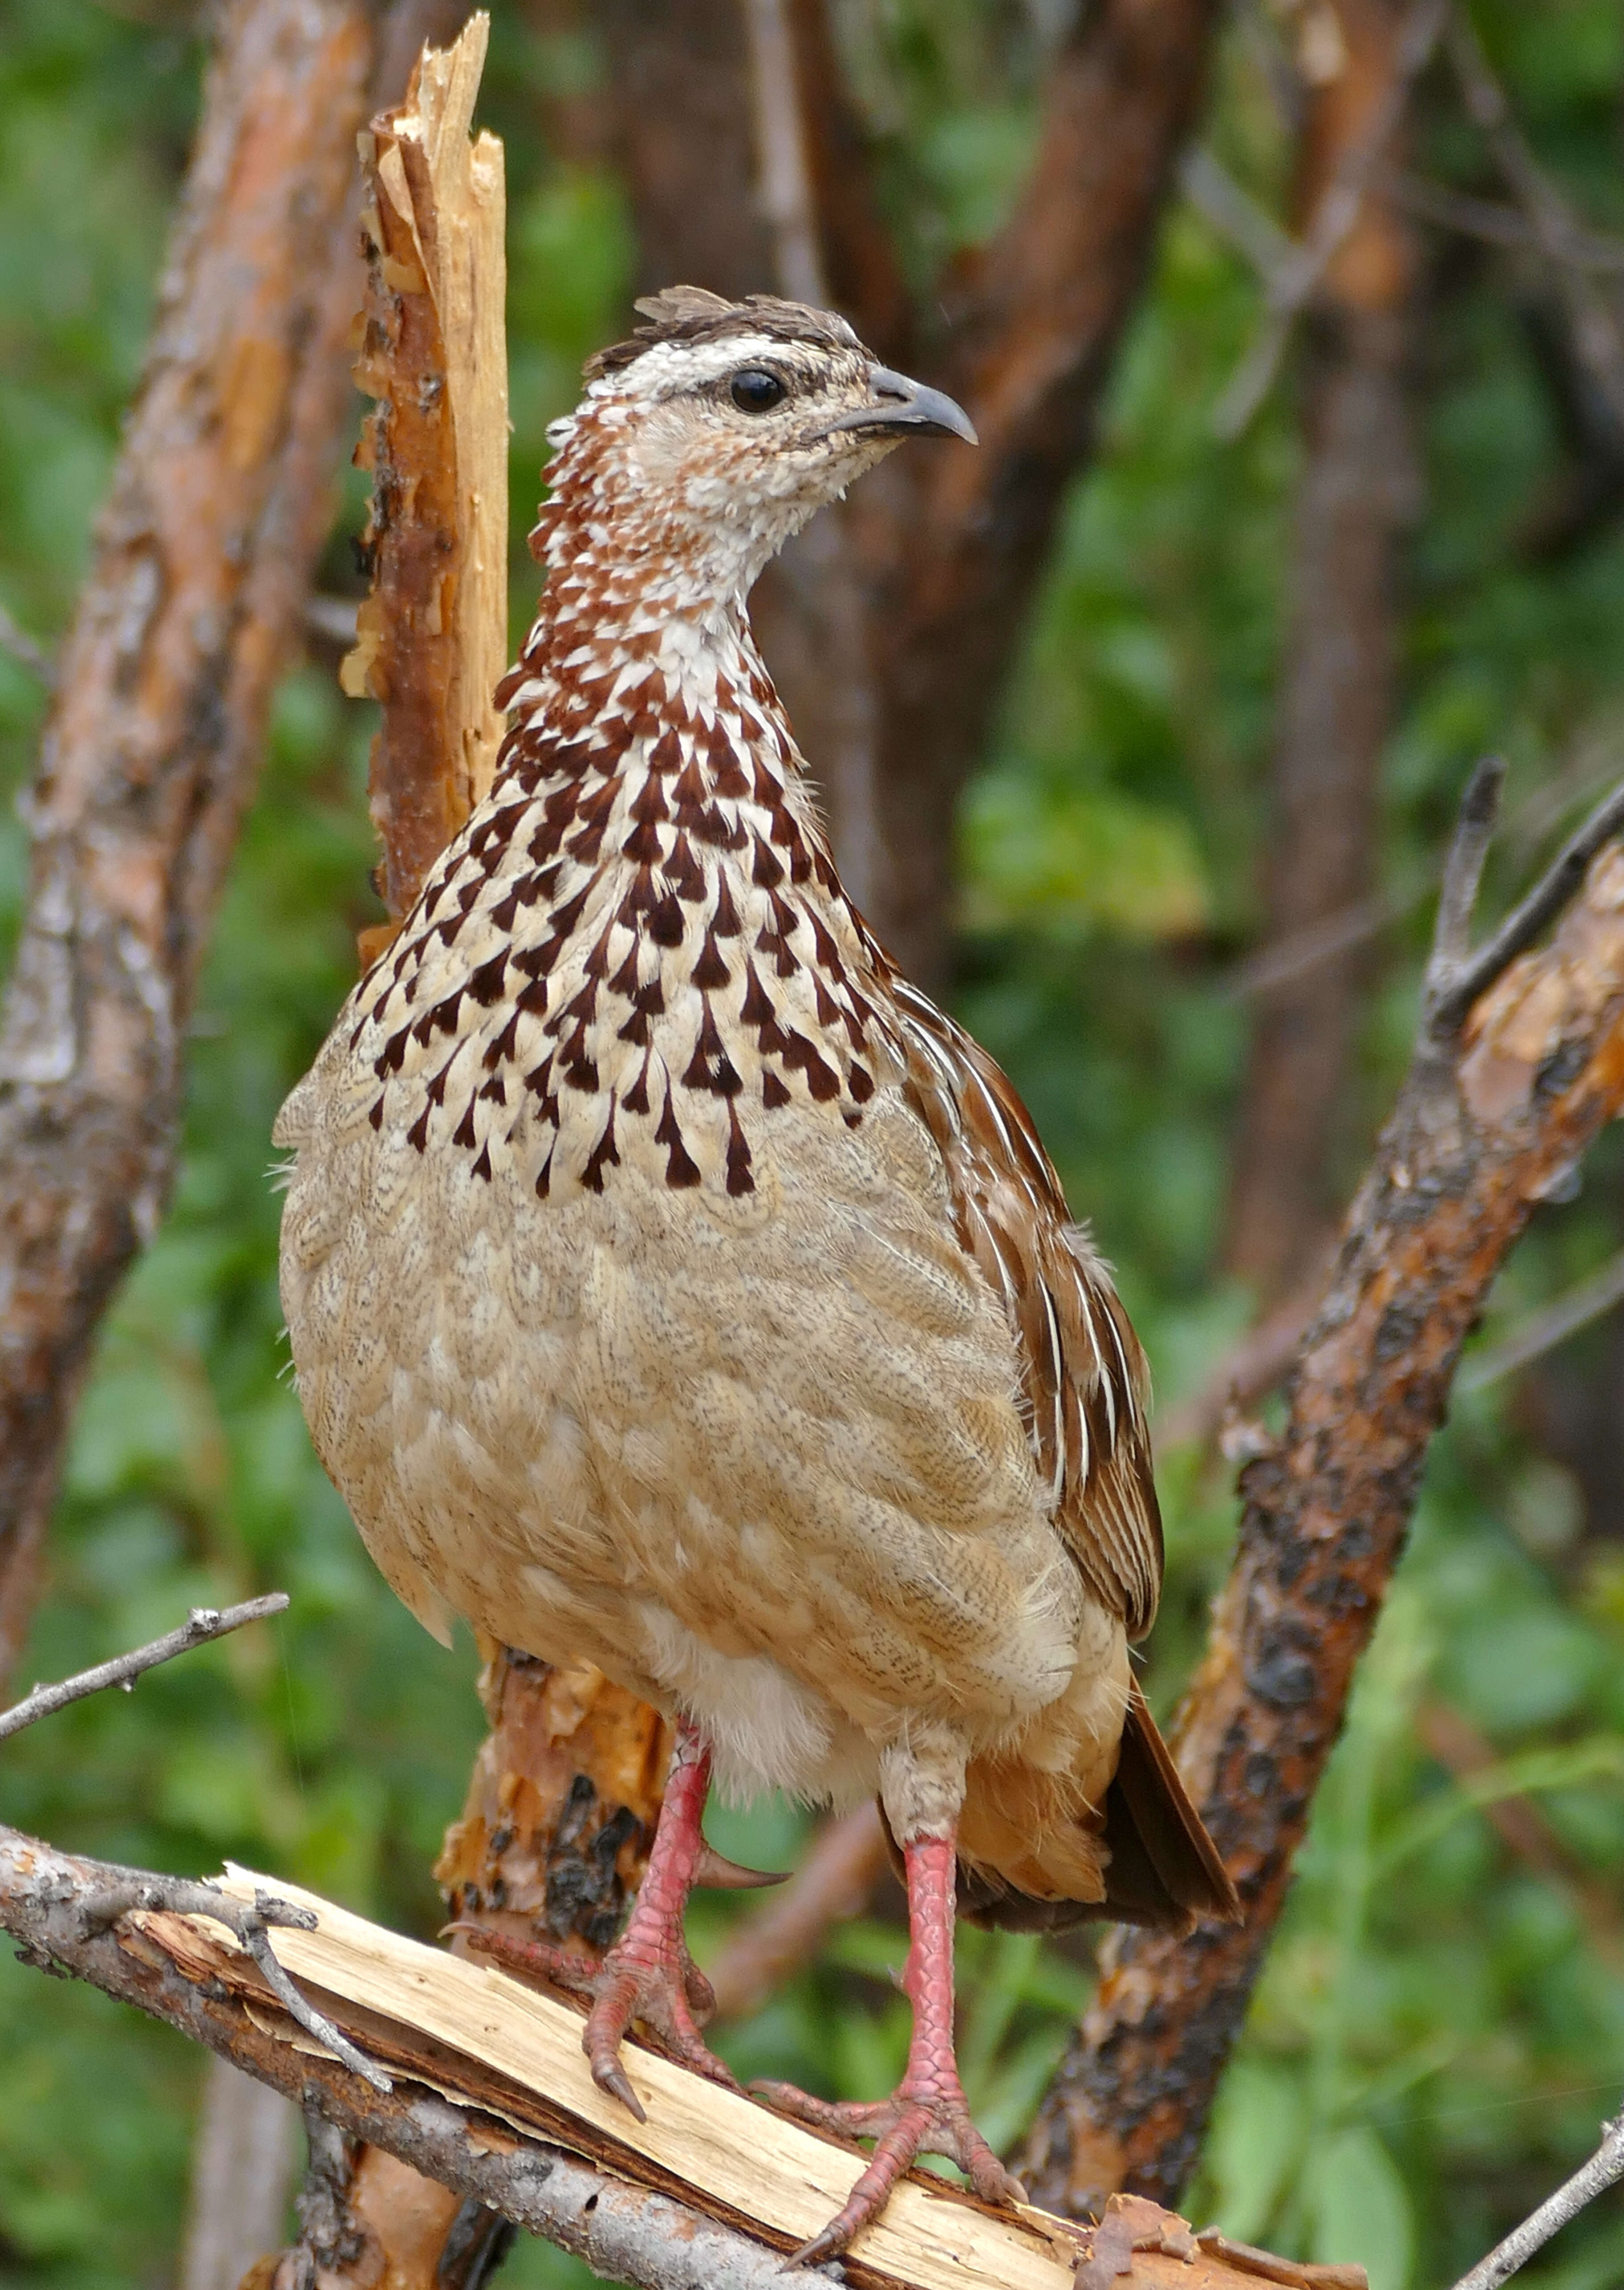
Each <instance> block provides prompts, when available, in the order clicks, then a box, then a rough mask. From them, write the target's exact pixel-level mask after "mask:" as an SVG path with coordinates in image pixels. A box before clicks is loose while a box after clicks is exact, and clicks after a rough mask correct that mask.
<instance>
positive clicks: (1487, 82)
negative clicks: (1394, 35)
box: [1448, 0, 1624, 423]
mask: <svg viewBox="0 0 1624 2290" xmlns="http://www.w3.org/2000/svg"><path fill="white" fill-rule="evenodd" d="M1448 44H1449V57H1450V61H1451V63H1452V65H1453V67H1454V72H1455V77H1456V79H1457V80H1458V82H1459V83H1460V92H1461V95H1462V97H1463V98H1464V100H1465V102H1466V108H1467V109H1468V112H1469V113H1470V114H1471V116H1472V118H1473V119H1474V120H1475V121H1476V124H1477V125H1478V126H1479V127H1480V128H1481V129H1482V131H1483V133H1484V138H1485V139H1486V140H1487V142H1488V145H1489V148H1490V150H1491V151H1492V153H1493V155H1494V158H1495V161H1496V164H1498V165H1499V167H1500V172H1501V174H1502V175H1504V177H1505V179H1506V181H1507V183H1508V186H1509V188H1510V189H1511V191H1512V193H1513V195H1514V196H1516V199H1517V201H1518V203H1519V204H1520V205H1521V206H1522V209H1523V212H1524V214H1525V215H1526V216H1527V218H1528V226H1529V229H1530V231H1531V232H1532V236H1533V239H1534V243H1535V244H1536V245H1537V246H1538V248H1539V250H1540V252H1541V253H1542V254H1543V255H1545V256H1546V257H1547V258H1548V260H1549V261H1550V262H1551V263H1552V264H1554V265H1555V270H1556V288H1557V291H1558V292H1559V293H1560V295H1561V297H1562V300H1563V301H1564V303H1565V304H1566V306H1567V310H1568V316H1569V318H1570V321H1571V323H1572V329H1573V348H1574V351H1575V353H1576V355H1577V356H1578V358H1579V360H1580V364H1582V365H1583V366H1584V367H1585V369H1586V370H1587V372H1588V374H1589V376H1590V379H1591V380H1592V381H1593V382H1594V383H1595V385H1596V388H1597V390H1599V392H1600V393H1601V396H1602V397H1603V399H1604V402H1605V403H1606V404H1607V405H1608V406H1609V407H1610V408H1611V410H1612V415H1613V418H1614V420H1617V421H1619V422H1620V423H1624V334H1620V329H1619V324H1618V321H1617V319H1616V318H1615V316H1614V315H1613V312H1612V307H1611V306H1610V304H1609V303H1608V301H1607V300H1606V299H1605V297H1604V295H1603V294H1602V293H1600V292H1598V290H1597V288H1596V283H1595V281H1594V279H1593V278H1592V277H1591V276H1589V275H1588V266H1587V265H1586V264H1585V263H1584V262H1583V261H1582V260H1579V259H1578V257H1579V254H1580V250H1582V248H1583V247H1584V246H1585V244H1586V241H1587V234H1586V233H1585V231H1584V230H1583V229H1582V228H1581V227H1580V224H1579V223H1578V222H1576V220H1574V217H1573V213H1572V209H1571V207H1570V206H1569V204H1568V202H1567V200H1566V199H1565V198H1564V196H1563V194H1562V193H1561V192H1560V191H1559V190H1558V189H1557V188H1556V184H1555V183H1553V182H1552V180H1551V179H1550V177H1549V176H1548V174H1547V173H1546V172H1545V169H1544V168H1543V167H1542V166H1541V165H1540V163H1539V161H1538V160H1537V159H1536V158H1535V156H1534V155H1533V152H1532V148H1530V146H1529V142H1528V139H1527V137H1526V136H1525V135H1524V132H1523V131H1522V129H1521V128H1520V127H1519V126H1518V125H1517V123H1516V117H1515V116H1514V115H1513V113H1512V109H1511V106H1510V103H1509V102H1508V100H1507V96H1506V92H1505V90H1504V88H1502V87H1501V85H1500V82H1499V80H1498V79H1496V77H1495V76H1494V74H1493V72H1492V70H1491V69H1490V68H1489V61H1488V58H1487V57H1486V56H1485V55H1484V52H1483V46H1482V43H1481V42H1480V41H1479V39H1478V37H1477V35H1476V31H1474V29H1473V28H1472V22H1471V19H1470V17H1469V15H1468V13H1467V12H1466V9H1465V7H1464V6H1463V5H1460V4H1459V0H1457V4H1456V6H1455V7H1454V9H1453V11H1452V13H1451V16H1450V20H1449V41H1448Z"/></svg>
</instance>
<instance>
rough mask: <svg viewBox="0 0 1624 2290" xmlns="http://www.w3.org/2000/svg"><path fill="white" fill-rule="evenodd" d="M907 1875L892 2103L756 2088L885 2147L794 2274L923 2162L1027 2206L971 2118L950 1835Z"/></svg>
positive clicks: (921, 1854)
mask: <svg viewBox="0 0 1624 2290" xmlns="http://www.w3.org/2000/svg"><path fill="white" fill-rule="evenodd" d="M903 1859H904V1862H906V1864H907V1870H908V1931H909V1935H910V1942H911V1945H910V1946H909V1949H908V1965H907V1967H906V1969H905V1970H904V1972H903V1974H902V1985H903V1988H904V1989H905V1990H906V1991H907V1994H908V2001H909V2003H911V2004H912V2006H913V2007H914V2032H913V2038H912V2040H911V2041H910V2043H909V2045H908V2068H907V2071H906V2072H905V2074H904V2075H903V2078H902V2080H901V2082H900V2084H899V2085H898V2086H897V2088H896V2089H895V2091H893V2092H892V2095H891V2097H890V2098H889V2099H886V2100H882V2101H880V2102H878V2104H877V2105H875V2106H856V2105H852V2104H846V2103H842V2102H836V2101H832V2100H824V2099H812V2098H811V2097H809V2096H808V2094H806V2093H805V2092H801V2091H796V2088H795V2087H794V2086H793V2085H791V2084H756V2085H755V2086H752V2087H753V2088H754V2089H755V2090H756V2091H758V2092H760V2093H761V2094H762V2096H763V2097H764V2098H765V2099H768V2100H770V2101H771V2102H772V2103H773V2104H774V2105H775V2106H778V2107H781V2108H782V2109H783V2110H785V2112H786V2113H787V2114H791V2115H795V2116H797V2117H799V2118H800V2119H801V2120H802V2121H803V2122H804V2123H811V2124H812V2125H814V2126H816V2127H817V2128H818V2129H820V2130H824V2131H837V2132H843V2133H844V2134H847V2135H848V2136H855V2137H858V2138H864V2137H872V2138H874V2139H875V2140H876V2142H877V2143H876V2147H875V2150H874V2154H873V2158H872V2159H871V2160H870V2162H869V2165H868V2169H867V2170H866V2171H865V2172H864V2173H863V2174H862V2176H861V2178H860V2179H859V2181H858V2182H857V2184H856V2185H855V2186H854V2187H853V2188H852V2192H851V2194H850V2195H849V2197H848V2198H847V2199H846V2203H845V2206H844V2209H843V2210H842V2211H841V2212H840V2214H839V2215H838V2217H836V2218H834V2219H831V2220H830V2222H829V2223H828V2226H826V2227H825V2228H824V2230H823V2231H822V2233H821V2234H820V2235H815V2236H814V2237H813V2238H812V2241H811V2242H809V2243H807V2244H806V2245H805V2246H804V2247H803V2248H802V2249H800V2250H797V2251H796V2254H795V2256H794V2257H793V2258H792V2259H791V2260H790V2261H789V2263H790V2264H791V2265H792V2266H815V2265H817V2264H819V2263H820V2262H821V2261H822V2260H823V2259H826V2258H832V2257H834V2256H835V2254H836V2253H837V2252H839V2251H842V2250H844V2249H845V2248H846V2246H847V2245H848V2244H849V2243H850V2242H851V2240H852V2237H853V2235H855V2234H856V2233H858V2231H859V2230H860V2229H861V2228H863V2227H865V2226H868V2224H870V2222H872V2221H873V2220H874V2219H876V2218H877V2217H878V2215H879V2214H880V2212H881V2211H882V2210H883V2209H884V2205H885V2199H886V2198H887V2196H888V2195H889V2194H890V2192H891V2190H892V2188H893V2187H894V2186H895V2185H896V2183H897V2181H898V2180H899V2179H900V2177H901V2176H902V2174H903V2173H904V2172H905V2171H907V2170H908V2168H909V2167H910V2166H912V2165H913V2164H914V2163H915V2162H916V2160H917V2159H918V2158H919V2157H920V2156H921V2155H922V2154H926V2153H928V2154H932V2155H950V2156H951V2157H952V2158H953V2160H954V2161H955V2162H956V2164H957V2165H958V2166H959V2167H960V2169H961V2170H963V2171H964V2172H965V2173H966V2174H967V2175H968V2177H969V2179H970V2182H971V2184H972V2186H973V2187H974V2189H975V2190H976V2192H977V2194H978V2195H980V2197H981V2198H982V2200H983V2201H984V2202H989V2203H1003V2202H1024V2201H1025V2199H1026V2197H1025V2193H1024V2190H1023V2189H1022V2188H1021V2185H1020V2181H1019V2180H1017V2179H1014V2178H1012V2177H1011V2175H1010V2174H1009V2173H1008V2172H1007V2171H1006V2170H1005V2169H1004V2166H1003V2164H1002V2163H1001V2162H1000V2161H999V2160H998V2158H997V2157H996V2155H995V2154H994V2153H993V2151H992V2149H991V2148H990V2147H989V2146H988V2143H987V2142H986V2141H985V2139H983V2138H982V2136H981V2134H980V2132H979V2131H978V2130H977V2129H976V2127H975V2126H974V2124H973V2123H972V2121H971V2119H970V2110H969V2107H968V2105H967V2104H966V2102H965V2099H964V2086H962V2085H961V2083H960V2082H959V2079H958V2062H957V2060H956V2058H955V2056H954V2051H953V1886H954V1853H953V1839H952V1838H951V1837H921V1838H916V1839H915V1841H914V1842H913V1843H912V1844H911V1845H908V1846H905V1847H904V1848H903Z"/></svg>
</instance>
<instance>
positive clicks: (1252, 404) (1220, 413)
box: [1212, 0, 1449, 440]
mask: <svg viewBox="0 0 1624 2290" xmlns="http://www.w3.org/2000/svg"><path fill="white" fill-rule="evenodd" d="M1448 20H1449V0H1416V5H1415V6H1414V7H1413V8H1412V11H1411V12H1410V16H1409V20H1408V21H1407V22H1406V23H1405V26H1404V30H1403V32H1402V33H1401V34H1400V36H1399V40H1398V47H1397V52H1396V56H1395V58H1394V66H1393V76H1392V79H1391V80H1390V82H1389V83H1388V86H1387V88H1386V90H1385V92H1383V95H1382V98H1381V100H1380V102H1379V103H1378V104H1377V106H1376V108H1375V109H1374V111H1373V112H1372V116H1371V120H1370V124H1369V126H1368V127H1367V129H1366V131H1365V133H1364V136H1363V137H1362V138H1361V140H1359V141H1358V142H1357V143H1356V144H1355V145H1354V146H1353V148H1351V149H1350V150H1349V151H1348V155H1347V156H1346V158H1345V159H1344V160H1343V162H1342V164H1341V165H1340V167H1339V168H1338V169H1337V171H1336V173H1335V174H1334V176H1333V177H1332V180H1331V182H1330V184H1329V185H1328V186H1327V188H1326V190H1325V194H1324V197H1323V198H1322V199H1321V200H1320V203H1319V204H1318V206H1317V207H1316V210H1315V213H1314V217H1313V220H1311V222H1310V223H1309V225H1308V230H1307V232H1306V233H1305V234H1304V236H1303V237H1302V239H1301V240H1300V241H1299V242H1296V243H1295V244H1293V243H1292V242H1290V241H1288V242H1287V243H1288V244H1291V245H1292V252H1291V256H1290V258H1289V260H1283V261H1281V262H1280V264H1279V265H1278V266H1277V268H1276V270H1275V273H1274V275H1273V276H1272V278H1270V279H1268V282H1267V286H1266V295H1265V299H1266V302H1267V305H1268V310H1267V315H1266V316H1265V318H1264V322H1263V324H1262V326H1261V328H1260V331H1259V333H1258V337H1257V340H1255V341H1254V342H1253V343H1252V348H1250V349H1249V350H1248V351H1247V352H1246V355H1245V356H1244V357H1243V358H1242V360H1241V362H1240V364H1239V365H1238V366H1237V367H1236V370H1235V372H1234V373H1233V374H1232V375H1231V377H1230V379H1229V381H1228V384H1227V386H1226V387H1225V389H1224V391H1223V395H1222V396H1220V399H1219V401H1218V404H1216V405H1215V406H1214V408H1213V409H1212V428H1213V429H1214V431H1215V432H1216V434H1217V435H1218V436H1220V437H1221V438H1224V439H1226V440H1232V439H1234V438H1236V437H1238V436H1240V434H1241V432H1242V430H1243V429H1244V428H1245V427H1246V424H1247V423H1248V422H1249V421H1250V420H1251V419H1252V415H1253V414H1254V413H1255V412H1257V410H1258V408H1259V406H1260V404H1262V403H1263V400H1264V398H1265V397H1266V396H1268V390H1269V386H1270V384H1271V383H1272V382H1273V380H1274V378H1275V374H1276V371H1277V369H1278V367H1279V364H1280V359H1281V356H1282V355H1283V353H1284V349H1285V346H1286V343H1287V341H1288V340H1290V338H1291V332H1292V325H1293V324H1295V322H1296V320H1297V317H1298V316H1299V314H1300V312H1301V311H1302V310H1303V308H1305V307H1306V306H1307V304H1308V302H1309V301H1310V300H1312V298H1313V295H1314V292H1315V290H1316V287H1317V286H1318V284H1319V283H1320V280H1321V279H1322V278H1323V277H1324V275H1325V273H1326V271H1327V270H1328V269H1329V268H1330V267H1331V264H1332V262H1333V261H1334V260H1335V259H1336V256H1337V254H1338V253H1339V252H1340V249H1341V247H1342V245H1343V244H1344V242H1345V241H1346V239H1347V238H1348V234H1349V232H1350V231H1351V230H1352V229H1353V228H1354V225H1355V224H1356V222H1357V221H1358V219H1359V211H1360V209H1361V207H1362V206H1363V205H1364V198H1365V194H1366V192H1367V191H1368V190H1369V189H1370V188H1371V186H1372V182H1373V181H1374V180H1375V176H1376V172H1377V170H1378V169H1379V168H1380V164H1381V163H1382V160H1383V159H1384V158H1385V156H1386V154H1387V148H1388V143H1389V142H1390V141H1391V140H1392V137H1393V134H1394V132H1395V131H1396V128H1397V126H1398V123H1399V121H1400V120H1401V119H1402V118H1403V117H1404V106H1405V105H1406V103H1407V102H1408V101H1409V100H1410V90H1411V88H1412V85H1413V84H1414V83H1415V81H1416V80H1417V79H1418V78H1419V77H1420V74H1421V73H1422V72H1423V71H1424V70H1425V69H1426V68H1427V66H1428V63H1429V62H1430V61H1431V60H1432V53H1433V50H1434V49H1435V48H1436V46H1437V44H1438V42H1439V40H1440V38H1441V37H1442V36H1443V34H1444V26H1445V24H1446V23H1447V22H1448Z"/></svg>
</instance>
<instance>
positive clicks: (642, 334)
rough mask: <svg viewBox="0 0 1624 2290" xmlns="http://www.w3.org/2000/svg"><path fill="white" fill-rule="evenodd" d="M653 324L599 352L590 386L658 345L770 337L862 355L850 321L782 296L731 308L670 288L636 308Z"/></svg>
mask: <svg viewBox="0 0 1624 2290" xmlns="http://www.w3.org/2000/svg"><path fill="white" fill-rule="evenodd" d="M633 308H635V309H637V310H640V311H641V312H642V313H643V315H644V317H645V318H647V319H648V320H649V322H650V323H649V324H647V325H646V326H638V327H636V328H635V329H634V331H633V332H632V335H631V338H630V340H628V341H624V342H615V343H612V345H611V346H610V347H609V348H607V349H602V350H597V351H596V352H595V353H594V354H593V356H591V357H589V358H588V360H587V363H586V365H585V366H584V367H583V369H582V371H583V372H584V373H585V375H586V378H587V380H588V381H596V380H597V379H598V378H599V376H600V375H602V374H606V373H620V372H623V371H624V369H625V368H626V367H627V366H628V365H630V364H632V363H633V361H634V360H635V359H636V358H640V357H641V356H643V354H644V351H645V350H648V349H652V348H654V346H655V345H656V343H659V342H719V341H725V340H726V339H727V337H728V336H729V335H730V334H765V335H767V336H769V337H770V338H771V339H772V340H776V341H785V342H816V343H818V344H820V346H821V347H823V348H839V349H860V348H862V345H861V343H860V341H859V340H858V339H857V336H856V335H855V334H854V333H853V332H852V329H851V327H850V326H849V325H848V324H846V322H845V320H844V318H842V317H839V316H836V313H835V312H834V311H832V310H814V309H813V308H812V306H811V305H810V303H806V302H787V301H785V300H783V299H782V297H781V296H780V295H777V294H747V295H746V296H745V298H744V300H742V301H740V302H730V301H728V300H725V299H724V297H723V296H722V295H720V294H713V293H711V292H709V291H708V288H706V287H703V286H666V287H663V288H662V289H661V290H660V292H659V293H658V294H645V295H644V296H643V297H642V299H641V300H639V301H637V302H636V303H634V305H633Z"/></svg>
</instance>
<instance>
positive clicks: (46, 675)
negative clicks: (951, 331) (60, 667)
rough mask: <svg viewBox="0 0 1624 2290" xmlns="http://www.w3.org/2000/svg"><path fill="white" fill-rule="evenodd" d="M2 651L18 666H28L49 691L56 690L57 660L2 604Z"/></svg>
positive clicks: (0, 627) (0, 635)
mask: <svg viewBox="0 0 1624 2290" xmlns="http://www.w3.org/2000/svg"><path fill="white" fill-rule="evenodd" d="M0 652H4V653H10V655H11V657H12V659H13V660H14V661H16V662H17V665H18V667H19V668H26V669H28V674H29V675H30V676H32V677H36V679H37V680H38V682H40V683H41V684H43V685H44V687H45V689H46V691H47V692H54V691H55V690H56V662H55V661H53V660H52V657H51V654H50V653H48V652H47V651H46V650H45V647H44V645H43V644H40V643H38V642H37V641H36V639H35V638H34V637H31V636H30V635H29V634H28V630H27V629H20V628H19V627H18V625H17V623H16V621H14V620H13V619H12V616H11V614H10V613H8V612H7V611H6V609H5V606H4V605H0Z"/></svg>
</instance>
